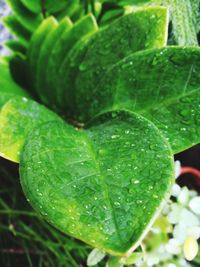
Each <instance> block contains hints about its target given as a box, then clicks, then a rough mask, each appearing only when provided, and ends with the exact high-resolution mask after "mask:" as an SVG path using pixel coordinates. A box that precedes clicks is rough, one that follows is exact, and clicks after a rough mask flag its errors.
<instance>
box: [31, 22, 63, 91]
mask: <svg viewBox="0 0 200 267" xmlns="http://www.w3.org/2000/svg"><path fill="white" fill-rule="evenodd" d="M57 24H58V22H57V21H56V19H55V18H54V17H49V18H47V19H45V20H44V21H43V22H42V23H41V25H40V26H39V27H38V29H37V31H36V32H35V34H34V35H33V36H32V38H31V42H30V46H29V49H28V52H27V61H28V66H29V76H30V80H31V82H32V88H33V90H35V83H36V79H35V75H36V70H37V62H38V51H40V49H41V47H42V44H43V42H44V40H45V39H46V38H47V37H48V34H49V33H50V32H51V30H52V29H54V28H55V27H56V25H57Z"/></svg>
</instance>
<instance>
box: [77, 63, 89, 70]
mask: <svg viewBox="0 0 200 267" xmlns="http://www.w3.org/2000/svg"><path fill="white" fill-rule="evenodd" d="M87 68H88V67H87V65H86V64H84V63H82V64H80V65H79V70H80V71H86V70H87Z"/></svg>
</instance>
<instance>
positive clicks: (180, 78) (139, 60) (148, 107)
mask: <svg viewBox="0 0 200 267" xmlns="http://www.w3.org/2000/svg"><path fill="white" fill-rule="evenodd" d="M199 71H200V49H199V48H198V47H194V48H187V47H168V48H161V49H154V50H149V51H146V52H145V51H144V52H139V53H135V54H133V55H131V56H129V57H127V58H125V59H124V60H122V61H121V62H119V63H118V64H116V66H114V67H113V68H112V69H111V70H110V71H108V72H107V73H106V75H105V76H104V78H103V79H102V81H101V83H100V84H99V85H98V87H97V88H96V89H95V90H94V91H93V92H94V93H93V94H92V93H90V94H86V92H85V95H83V94H82V91H81V90H80V93H79V92H78V91H77V94H79V99H81V106H82V107H83V106H84V109H82V112H81V113H80V114H81V116H83V115H86V112H87V111H89V114H88V116H87V119H88V118H92V117H93V116H94V115H96V114H98V113H101V112H102V111H103V110H104V111H105V110H112V109H128V110H132V111H135V112H137V113H140V114H142V115H143V116H145V117H147V118H148V119H149V120H151V121H152V122H153V123H154V124H155V125H156V126H157V127H158V128H159V129H160V131H161V132H162V134H163V135H164V136H165V137H166V139H167V140H169V142H170V144H171V146H172V148H173V151H174V153H178V152H180V151H183V150H185V149H187V148H188V147H191V146H193V145H195V144H197V143H199V141H200V139H199V136H200V127H199V125H200V108H199V107H200V87H199V83H200V75H199ZM93 99H95V101H93ZM77 105H78V103H77ZM83 111H84V112H83Z"/></svg>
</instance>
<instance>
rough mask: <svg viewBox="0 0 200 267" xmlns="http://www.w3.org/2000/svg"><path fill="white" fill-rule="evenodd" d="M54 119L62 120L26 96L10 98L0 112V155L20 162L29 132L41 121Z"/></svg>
mask: <svg viewBox="0 0 200 267" xmlns="http://www.w3.org/2000/svg"><path fill="white" fill-rule="evenodd" d="M13 97H14V96H13ZM52 120H61V118H59V117H58V116H57V115H56V114H55V113H53V112H52V111H50V110H48V109H47V108H45V107H44V106H42V105H40V104H38V103H36V102H34V101H32V100H28V99H27V98H25V97H23V98H21V97H15V98H12V99H10V100H9V101H8V102H7V103H6V104H5V105H4V106H3V107H2V109H1V112H0V155H1V156H2V157H4V158H6V159H9V160H11V161H14V162H19V156H20V153H21V150H22V147H23V145H24V142H25V140H26V138H27V135H28V134H29V132H30V131H32V130H33V128H34V127H37V126H38V125H40V124H41V123H44V122H47V121H52Z"/></svg>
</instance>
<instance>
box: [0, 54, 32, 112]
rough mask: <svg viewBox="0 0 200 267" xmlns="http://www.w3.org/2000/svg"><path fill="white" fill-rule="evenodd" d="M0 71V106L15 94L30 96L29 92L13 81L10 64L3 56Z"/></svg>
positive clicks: (0, 61) (0, 60) (0, 59)
mask: <svg viewBox="0 0 200 267" xmlns="http://www.w3.org/2000/svg"><path fill="white" fill-rule="evenodd" d="M0 73H1V75H0V108H1V107H2V106H3V105H4V104H5V103H6V102H7V101H8V100H9V99H10V98H12V97H13V96H15V95H19V96H25V97H29V95H28V93H27V92H26V91H24V90H23V89H22V88H21V87H20V86H19V85H17V84H16V83H15V82H14V81H13V78H12V77H11V74H10V70H9V65H8V63H7V62H6V61H5V60H4V59H2V58H0Z"/></svg>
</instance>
